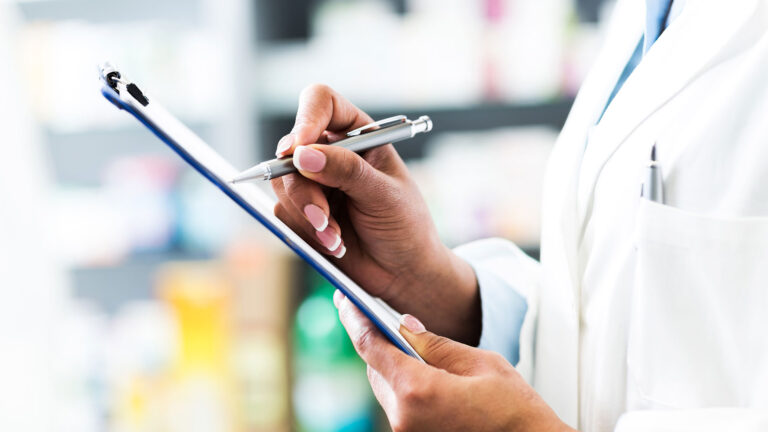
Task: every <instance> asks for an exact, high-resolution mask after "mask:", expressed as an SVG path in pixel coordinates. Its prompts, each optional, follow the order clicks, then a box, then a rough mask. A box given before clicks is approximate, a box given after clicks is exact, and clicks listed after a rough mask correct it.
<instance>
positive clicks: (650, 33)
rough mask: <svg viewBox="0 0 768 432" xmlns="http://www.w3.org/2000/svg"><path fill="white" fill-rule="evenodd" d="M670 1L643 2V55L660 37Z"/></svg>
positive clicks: (654, 0) (649, 0) (665, 22)
mask: <svg viewBox="0 0 768 432" xmlns="http://www.w3.org/2000/svg"><path fill="white" fill-rule="evenodd" d="M671 7H672V0H645V11H646V12H645V37H644V38H643V40H644V46H643V53H647V52H648V50H649V49H651V45H653V43H654V42H656V39H658V38H659V36H661V32H663V31H664V28H665V27H666V24H667V17H668V16H669V10H670V9H671Z"/></svg>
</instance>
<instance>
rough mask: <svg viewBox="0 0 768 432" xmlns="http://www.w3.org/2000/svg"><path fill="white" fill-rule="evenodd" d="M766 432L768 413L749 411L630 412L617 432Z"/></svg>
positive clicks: (727, 409)
mask: <svg viewBox="0 0 768 432" xmlns="http://www.w3.org/2000/svg"><path fill="white" fill-rule="evenodd" d="M721 431H731V432H764V431H768V411H766V410H760V409H748V408H703V409H689V410H666V409H665V410H648V411H630V412H628V413H626V414H624V415H623V416H621V418H620V419H619V422H618V424H617V425H616V430H615V432H721Z"/></svg>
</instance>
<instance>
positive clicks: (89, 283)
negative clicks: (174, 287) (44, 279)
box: [70, 251, 211, 314]
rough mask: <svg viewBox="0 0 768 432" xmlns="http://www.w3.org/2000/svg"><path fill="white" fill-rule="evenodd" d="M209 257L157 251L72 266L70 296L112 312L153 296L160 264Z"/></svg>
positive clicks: (208, 257) (181, 252) (180, 252)
mask: <svg viewBox="0 0 768 432" xmlns="http://www.w3.org/2000/svg"><path fill="white" fill-rule="evenodd" d="M210 258H211V256H210V255H206V254H202V253H191V252H184V251H175V252H158V253H146V254H137V255H133V256H131V257H129V258H127V259H126V260H124V261H121V262H119V263H116V264H114V265H105V266H87V267H76V268H73V269H72V270H71V271H70V279H71V283H72V295H73V296H74V297H75V298H78V299H83V300H88V301H91V302H93V303H95V305H96V306H97V307H99V308H100V309H101V310H102V311H104V312H106V313H108V314H112V313H115V312H116V311H117V310H119V309H120V308H121V307H122V306H124V305H125V303H127V302H131V301H140V300H149V299H152V298H155V277H156V275H157V271H158V270H159V269H160V267H161V266H163V265H164V264H166V263H168V262H172V261H197V260H205V259H210Z"/></svg>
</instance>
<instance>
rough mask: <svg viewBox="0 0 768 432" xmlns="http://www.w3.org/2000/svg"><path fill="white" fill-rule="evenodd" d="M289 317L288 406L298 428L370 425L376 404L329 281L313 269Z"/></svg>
mask: <svg viewBox="0 0 768 432" xmlns="http://www.w3.org/2000/svg"><path fill="white" fill-rule="evenodd" d="M309 285H310V290H309V292H310V295H309V296H308V297H307V298H306V299H304V301H303V302H301V305H299V308H298V310H297V312H296V318H295V320H294V384H293V407H294V413H295V416H296V421H297V425H298V428H299V430H301V431H305V432H336V431H344V432H357V431H361V432H362V431H370V430H373V428H374V423H375V418H376V412H377V411H376V408H375V404H374V398H373V394H372V393H371V389H370V386H369V384H368V378H367V375H366V366H365V363H364V362H363V361H362V360H361V359H360V358H359V357H358V355H357V353H356V352H355V349H354V347H353V346H352V343H351V342H350V340H349V337H348V336H347V333H346V332H345V331H344V327H343V326H342V325H341V322H340V321H339V318H338V312H337V310H336V307H335V306H334V305H333V292H334V287H333V286H332V285H331V284H329V283H328V282H327V281H326V280H325V279H322V278H321V277H320V276H319V275H318V274H317V273H315V272H311V276H310V277H309Z"/></svg>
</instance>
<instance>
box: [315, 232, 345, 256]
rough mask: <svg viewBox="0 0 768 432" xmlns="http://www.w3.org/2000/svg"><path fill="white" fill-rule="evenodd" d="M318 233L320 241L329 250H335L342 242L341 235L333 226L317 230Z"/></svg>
mask: <svg viewBox="0 0 768 432" xmlns="http://www.w3.org/2000/svg"><path fill="white" fill-rule="evenodd" d="M316 234H317V238H318V240H320V243H321V244H322V245H323V246H325V247H326V248H327V249H328V250H329V251H335V250H336V248H338V247H339V245H340V244H341V237H340V236H339V235H338V234H336V231H334V230H333V229H331V228H328V229H326V230H325V231H317V233H316Z"/></svg>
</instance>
